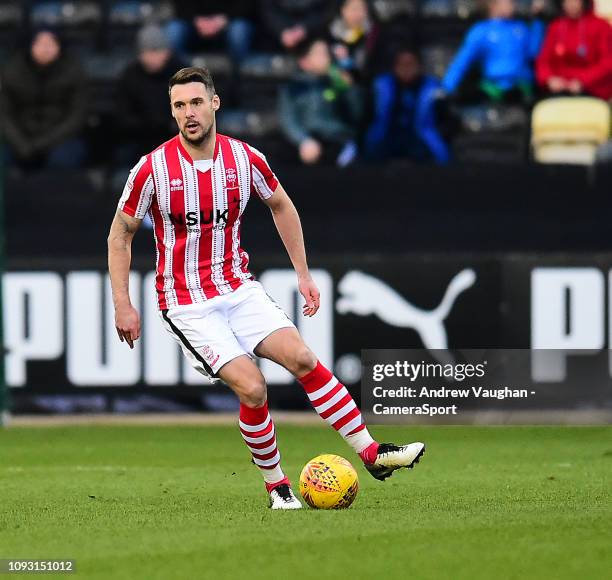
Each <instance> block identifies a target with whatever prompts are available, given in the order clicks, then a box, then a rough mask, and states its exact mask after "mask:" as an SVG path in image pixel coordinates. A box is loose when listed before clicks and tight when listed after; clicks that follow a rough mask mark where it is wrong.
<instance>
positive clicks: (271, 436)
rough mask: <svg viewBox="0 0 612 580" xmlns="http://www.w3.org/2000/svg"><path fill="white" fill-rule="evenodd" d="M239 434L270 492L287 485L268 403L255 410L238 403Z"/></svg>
mask: <svg viewBox="0 0 612 580" xmlns="http://www.w3.org/2000/svg"><path fill="white" fill-rule="evenodd" d="M239 424H240V433H241V435H242V438H243V439H244V442H245V443H246V445H247V447H248V448H249V449H250V451H251V455H252V456H253V463H255V465H257V467H258V468H259V470H260V471H261V475H262V476H263V478H264V481H265V482H266V489H267V490H268V491H269V492H270V491H272V489H274V488H275V487H276V486H277V485H280V484H281V483H289V480H287V478H286V477H285V474H284V473H283V470H282V469H281V466H280V452H279V450H278V448H277V447H276V434H275V432H274V423H273V421H272V417H271V416H270V413H268V403H267V402H266V403H265V404H264V405H263V407H258V408H256V409H254V408H252V407H247V406H246V405H243V404H242V403H240V420H239Z"/></svg>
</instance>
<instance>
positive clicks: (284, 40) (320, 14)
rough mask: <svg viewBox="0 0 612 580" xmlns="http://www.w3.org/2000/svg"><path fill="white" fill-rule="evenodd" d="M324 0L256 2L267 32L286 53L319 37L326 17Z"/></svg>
mask: <svg viewBox="0 0 612 580" xmlns="http://www.w3.org/2000/svg"><path fill="white" fill-rule="evenodd" d="M329 8H330V3H329V2H328V1H327V0H260V11H261V18H262V20H263V22H264V24H265V26H266V28H267V29H268V32H269V33H270V34H271V35H272V36H273V37H274V38H275V39H276V40H277V41H278V43H279V44H280V45H281V46H282V47H283V48H285V49H287V50H292V49H294V48H296V47H297V46H298V45H299V44H300V43H301V42H303V41H304V40H305V39H307V38H309V37H314V36H319V35H321V34H323V32H324V30H325V26H326V25H327V23H328V20H329V17H330V11H329Z"/></svg>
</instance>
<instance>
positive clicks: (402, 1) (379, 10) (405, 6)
mask: <svg viewBox="0 0 612 580" xmlns="http://www.w3.org/2000/svg"><path fill="white" fill-rule="evenodd" d="M417 4H418V2H417V0H374V2H372V9H373V11H374V14H375V15H376V17H377V18H378V19H379V20H380V21H381V22H383V23H386V22H390V21H392V20H395V19H396V18H400V17H406V16H409V17H414V16H416V14H417Z"/></svg>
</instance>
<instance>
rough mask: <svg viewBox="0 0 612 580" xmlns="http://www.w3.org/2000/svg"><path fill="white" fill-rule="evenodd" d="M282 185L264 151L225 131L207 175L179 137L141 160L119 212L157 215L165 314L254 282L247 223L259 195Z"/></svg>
mask: <svg viewBox="0 0 612 580" xmlns="http://www.w3.org/2000/svg"><path fill="white" fill-rule="evenodd" d="M277 185H278V180H277V179H276V176H275V175H274V173H273V172H272V170H271V169H270V167H269V165H268V163H267V162H266V158H265V157H264V156H263V155H262V154H261V153H260V152H259V151H257V149H254V148H253V147H250V146H249V145H247V144H246V143H243V142H241V141H238V140H236V139H232V138H230V137H227V136H225V135H220V134H217V139H216V142H215V152H214V155H213V160H212V167H211V168H210V169H209V170H207V171H201V170H200V169H196V166H195V164H194V162H193V159H192V158H191V156H190V155H189V153H187V151H186V150H185V148H184V147H183V145H182V143H181V141H180V139H179V137H178V135H177V136H176V137H174V138H173V139H170V141H167V142H166V143H164V144H163V145H161V146H160V147H158V148H157V149H156V150H155V151H153V152H152V153H149V154H148V155H145V156H144V157H142V158H141V159H140V161H139V162H138V163H137V164H136V165H135V167H134V168H133V169H132V171H131V172H130V175H129V177H128V180H127V183H126V185H125V188H124V190H123V194H122V196H121V199H120V200H119V209H121V210H123V211H124V212H125V213H127V214H128V215H131V216H133V217H136V218H139V219H143V218H144V217H145V215H146V214H147V212H148V213H149V215H150V217H151V221H152V222H153V235H154V236H155V249H156V263H157V276H156V283H155V287H156V289H157V295H158V302H159V308H160V309H161V310H165V309H168V308H172V307H174V306H178V305H183V304H198V303H202V302H204V301H206V300H208V299H210V298H213V297H214V296H219V295H222V294H229V293H230V292H233V291H234V290H236V289H237V288H238V287H240V286H241V285H242V284H243V283H244V282H245V281H247V280H249V279H251V278H252V275H251V273H250V272H249V270H248V263H249V256H248V254H247V253H246V252H245V251H244V250H243V249H242V248H241V247H240V219H241V216H242V214H243V212H244V210H245V208H246V204H247V202H248V200H249V196H250V195H251V193H252V192H254V193H256V194H257V195H259V197H261V198H262V199H267V198H269V197H270V196H271V195H272V194H273V193H274V190H275V189H276V186H277Z"/></svg>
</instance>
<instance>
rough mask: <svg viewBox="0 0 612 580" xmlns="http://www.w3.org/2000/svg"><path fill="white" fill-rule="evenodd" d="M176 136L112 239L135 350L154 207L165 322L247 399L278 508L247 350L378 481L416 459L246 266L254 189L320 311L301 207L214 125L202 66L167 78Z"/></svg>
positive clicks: (124, 321)
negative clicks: (245, 219)
mask: <svg viewBox="0 0 612 580" xmlns="http://www.w3.org/2000/svg"><path fill="white" fill-rule="evenodd" d="M169 95H170V108H171V111H172V116H173V117H174V119H175V120H176V123H177V126H178V130H179V132H178V135H177V136H176V137H174V138H172V139H170V140H169V141H167V142H166V143H163V144H162V145H160V146H159V147H158V148H157V149H156V150H155V151H153V152H152V153H149V154H147V155H145V156H144V157H142V158H141V159H140V161H138V163H137V164H136V165H135V167H134V168H133V169H132V171H131V172H130V175H129V177H128V180H127V183H126V186H125V189H124V190H123V194H122V196H121V199H120V200H119V205H118V208H117V212H116V214H115V218H114V220H113V223H112V225H111V229H110V234H109V237H108V267H109V271H110V277H111V283H112V289H113V302H114V306H115V325H116V327H117V333H118V334H119V338H120V339H121V341H126V342H127V343H128V345H129V346H130V348H133V346H134V341H135V340H137V339H138V337H139V336H140V319H139V315H138V312H137V311H136V309H135V308H134V307H133V306H132V304H131V303H130V296H129V288H128V281H129V271H130V260H131V253H130V250H131V243H132V239H133V237H134V234H135V233H136V230H137V229H138V227H139V226H140V223H141V221H142V219H143V218H144V217H145V215H146V214H147V213H148V214H149V216H150V218H151V221H152V222H153V234H154V237H155V249H156V255H157V277H156V289H157V296H158V303H159V312H160V317H161V320H162V322H163V324H164V326H165V328H166V330H167V331H168V332H169V333H170V335H171V336H172V337H173V338H174V339H175V340H176V341H177V342H178V344H179V345H180V346H181V348H182V350H183V353H184V355H185V356H186V357H187V358H188V359H189V361H190V362H191V364H192V365H193V366H194V367H195V368H196V369H197V370H198V371H200V372H201V373H202V374H204V375H208V376H209V377H211V378H213V379H221V380H222V381H224V382H225V383H226V384H227V385H229V387H230V388H231V389H232V390H233V391H234V392H235V393H236V395H237V396H238V398H239V400H240V414H239V426H240V433H241V434H242V437H243V439H244V441H245V443H246V445H247V447H248V448H249V450H250V451H251V454H252V458H253V463H255V465H257V467H258V468H259V469H260V471H261V474H262V476H263V479H264V481H265V486H266V489H267V491H268V493H269V494H270V507H272V509H298V508H301V507H302V505H301V503H300V501H299V500H298V499H297V498H296V497H295V496H294V494H293V492H292V490H291V486H290V482H289V480H288V478H287V477H286V476H285V474H284V473H283V470H282V468H281V464H280V453H279V451H278V448H277V444H276V433H275V430H274V424H273V422H272V418H271V417H270V414H269V413H268V405H267V401H266V384H265V380H264V377H263V375H262V374H261V372H260V371H259V369H258V368H257V366H256V365H255V363H254V362H253V360H252V358H251V357H252V356H254V355H257V356H259V357H263V358H267V359H270V360H272V361H274V362H276V363H278V364H280V365H282V366H283V367H285V368H286V369H287V370H288V371H289V372H291V373H292V374H293V375H294V376H295V377H296V378H297V379H298V380H299V382H300V383H301V384H302V385H303V387H304V389H305V390H306V393H307V395H308V398H309V399H310V401H311V403H312V404H313V406H314V408H315V410H316V411H317V413H318V414H319V415H320V416H321V417H322V418H323V419H325V420H326V421H327V422H328V423H329V424H330V425H331V426H332V427H333V428H334V429H335V430H336V431H337V432H338V433H339V434H340V435H341V436H342V437H343V438H344V440H345V441H346V442H347V443H348V444H349V445H350V446H351V447H352V448H353V449H354V450H355V451H356V452H357V453H358V454H359V456H360V457H361V459H362V460H363V462H364V465H365V467H366V469H367V470H368V471H369V472H370V473H371V474H372V475H373V476H374V477H375V478H376V479H380V480H383V479H385V478H387V477H389V476H390V475H391V474H392V473H393V471H395V470H396V469H399V468H401V467H412V466H413V465H414V464H415V463H416V462H417V461H418V460H419V458H420V457H421V455H422V454H423V452H424V450H425V445H424V444H423V443H411V444H409V445H402V446H397V445H392V444H388V443H381V444H379V443H377V442H376V441H375V440H374V439H373V438H372V437H371V435H370V433H369V432H368V429H367V428H366V426H365V424H364V422H363V419H362V416H361V413H360V412H359V409H358V408H357V405H356V404H355V402H354V401H353V398H352V397H351V395H350V394H349V392H348V391H347V389H346V388H345V387H344V385H342V384H341V383H340V382H339V381H338V379H337V378H336V377H335V376H334V375H333V373H332V372H331V371H329V370H328V369H326V368H325V367H324V366H323V365H322V364H321V363H320V362H319V361H318V360H317V357H316V356H315V355H314V354H313V352H312V351H311V350H310V349H309V348H308V347H307V346H306V345H305V344H304V341H303V340H302V338H301V336H300V334H299V333H298V331H297V329H296V327H295V326H294V324H293V323H292V322H291V320H290V319H289V318H288V317H287V315H286V314H285V313H284V312H283V311H282V310H281V309H280V308H279V306H278V305H277V304H276V303H275V302H274V301H273V300H272V299H271V298H270V297H268V295H267V294H266V292H265V291H264V289H263V287H262V286H261V284H260V283H259V282H257V281H255V280H254V279H253V276H252V275H251V273H250V272H249V270H248V262H249V257H248V254H247V253H246V252H245V251H244V250H243V249H242V248H241V247H240V223H241V218H242V214H243V212H244V209H245V207H246V204H247V202H248V200H249V197H250V196H251V195H252V194H253V195H256V196H257V197H258V198H259V199H261V200H262V201H263V202H264V203H265V204H266V205H267V206H268V207H269V208H270V210H271V212H272V218H273V220H274V223H275V225H276V229H277V230H278V233H279V234H280V237H281V239H282V241H283V244H284V245H285V248H286V250H287V253H288V254H289V258H290V259H291V262H292V264H293V267H294V268H295V271H296V274H297V283H298V288H299V291H300V294H301V295H302V296H303V297H304V300H305V304H304V305H303V314H304V316H313V315H314V314H316V312H317V310H318V309H319V290H318V289H317V287H316V285H315V283H314V281H313V279H312V277H311V276H310V273H309V271H308V265H307V262H306V252H305V250H304V240H303V236H302V227H301V224H300V219H299V216H298V213H297V211H296V209H295V207H294V205H293V203H292V202H291V200H290V199H289V197H288V195H287V193H286V192H285V190H284V189H283V187H282V186H281V185H280V184H279V182H278V180H277V178H276V176H275V175H274V173H273V172H272V170H271V169H270V167H269V166H268V163H267V162H266V158H265V157H264V156H263V155H262V154H261V153H260V152H259V151H257V149H255V148H253V147H251V146H249V145H247V144H246V143H243V142H241V141H238V140H236V139H232V138H230V137H227V136H225V135H221V134H219V133H217V131H216V123H215V113H216V111H217V110H218V109H219V106H220V100H219V96H218V95H217V94H216V93H215V87H214V84H213V81H212V78H211V76H210V74H209V72H208V71H207V70H206V69H202V68H197V67H190V68H184V69H181V70H179V71H178V72H177V73H176V74H175V75H174V76H173V77H172V78H171V79H170V82H169Z"/></svg>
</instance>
